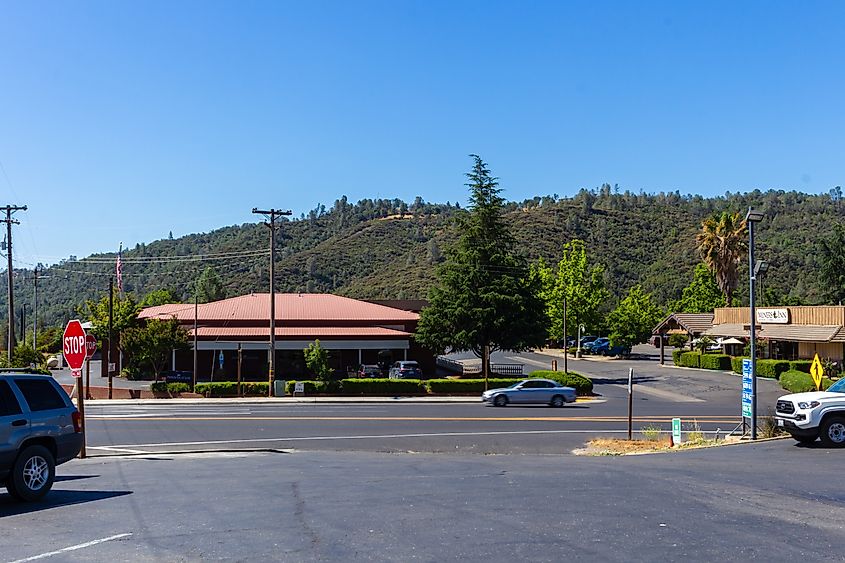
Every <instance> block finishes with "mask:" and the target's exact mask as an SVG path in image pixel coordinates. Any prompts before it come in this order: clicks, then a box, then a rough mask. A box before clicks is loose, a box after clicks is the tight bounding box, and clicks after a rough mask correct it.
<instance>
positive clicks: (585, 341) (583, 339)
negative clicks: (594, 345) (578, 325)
mask: <svg viewBox="0 0 845 563" xmlns="http://www.w3.org/2000/svg"><path fill="white" fill-rule="evenodd" d="M596 338H598V336H582V337H581V349H582V350H583V349H584V346H586V345H587V344H590V343H591V342H593V341H594V340H595V339H596Z"/></svg>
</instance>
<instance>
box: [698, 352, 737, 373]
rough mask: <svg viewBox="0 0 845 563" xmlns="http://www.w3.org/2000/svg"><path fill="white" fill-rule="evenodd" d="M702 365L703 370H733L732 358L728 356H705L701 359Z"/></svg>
mask: <svg viewBox="0 0 845 563" xmlns="http://www.w3.org/2000/svg"><path fill="white" fill-rule="evenodd" d="M699 361H700V365H701V367H702V368H703V369H720V370H725V371H727V370H729V369H731V357H730V356H728V355H727V354H703V355H702V356H701V358H700V360H699Z"/></svg>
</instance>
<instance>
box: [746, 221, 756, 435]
mask: <svg viewBox="0 0 845 563" xmlns="http://www.w3.org/2000/svg"><path fill="white" fill-rule="evenodd" d="M748 210H749V211H751V208H750V207H749V208H748ZM748 280H749V304H750V306H751V307H750V309H751V323H750V330H749V336H750V337H751V439H752V440H756V439H757V369H756V368H757V342H756V337H757V335H756V328H757V326H756V321H757V318H756V312H755V308H754V221H751V220H749V221H748Z"/></svg>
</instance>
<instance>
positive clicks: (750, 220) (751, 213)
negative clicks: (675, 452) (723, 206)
mask: <svg viewBox="0 0 845 563" xmlns="http://www.w3.org/2000/svg"><path fill="white" fill-rule="evenodd" d="M762 220H763V213H762V212H760V211H755V210H754V209H752V208H751V207H749V208H748V213H746V215H745V222H746V223H747V224H748V292H749V305H750V307H749V310H750V313H751V322H750V323H749V331H748V335H749V337H750V338H751V350H750V351H751V439H752V440H756V439H757V334H756V332H757V313H756V308H755V305H754V297H755V296H754V290H755V283H754V282H755V281H756V280H755V278H756V276H755V274H756V272H755V271H754V223H759V222H760V221H762Z"/></svg>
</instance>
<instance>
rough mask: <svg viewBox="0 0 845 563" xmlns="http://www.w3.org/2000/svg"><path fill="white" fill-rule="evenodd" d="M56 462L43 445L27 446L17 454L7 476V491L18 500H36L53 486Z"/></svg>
mask: <svg viewBox="0 0 845 563" xmlns="http://www.w3.org/2000/svg"><path fill="white" fill-rule="evenodd" d="M55 477H56V462H55V460H54V459H53V454H51V453H50V451H49V450H48V449H47V448H45V447H44V446H29V447H28V448H26V449H25V450H24V451H23V452H21V454H20V455H19V456H18V459H17V460H16V461H15V465H14V467H13V468H12V474H11V475H10V476H9V483H10V484H11V487H8V486H7V489H8V490H9V493H10V494H11V495H12V496H13V497H15V498H18V499H20V500H25V501H33V500H38V499H40V498H41V497H43V496H44V495H46V494H47V492H48V491H49V490H50V489H51V488H52V487H53V479H55Z"/></svg>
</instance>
